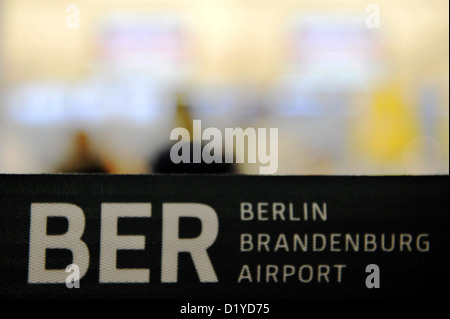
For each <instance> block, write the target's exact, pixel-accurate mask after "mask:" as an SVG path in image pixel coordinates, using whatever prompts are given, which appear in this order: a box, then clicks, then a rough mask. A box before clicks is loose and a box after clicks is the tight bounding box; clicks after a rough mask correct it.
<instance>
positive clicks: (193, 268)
mask: <svg viewBox="0 0 450 319" xmlns="http://www.w3.org/2000/svg"><path fill="white" fill-rule="evenodd" d="M448 185H449V184H448V176H414V177H413V176H409V177H407V176H396V177H338V176H336V177H326V176H313V177H309V176H304V177H295V176H233V175H224V176H214V175H198V176H197V175H189V176H188V175H165V176H163V175H147V176H128V175H0V251H1V256H0V296H3V297H59V298H79V297H84V298H86V297H93V298H94V297H95V298H98V297H100V298H102V297H125V298H127V297H128V298H150V299H160V298H161V299H162V298H176V299H185V298H191V299H192V298H207V299H219V298H221V299H223V298H233V299H236V298H253V299H255V298H261V300H268V299H282V298H315V299H316V298H344V299H345V298H410V297H411V298H412V297H414V298H415V297H422V298H432V297H436V296H439V295H441V294H443V293H448V272H449V218H448V208H449V207H448V206H449V201H448V193H449V186H448ZM70 264H75V266H72V268H70V267H69V269H67V271H66V267H67V266H68V265H70ZM73 267H75V268H73ZM77 278H79V280H77Z"/></svg>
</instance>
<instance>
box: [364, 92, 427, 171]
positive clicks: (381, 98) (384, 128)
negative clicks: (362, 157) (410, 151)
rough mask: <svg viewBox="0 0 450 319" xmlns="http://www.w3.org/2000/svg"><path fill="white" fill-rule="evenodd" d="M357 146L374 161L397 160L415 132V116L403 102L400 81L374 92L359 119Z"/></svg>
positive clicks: (416, 124)
mask: <svg viewBox="0 0 450 319" xmlns="http://www.w3.org/2000/svg"><path fill="white" fill-rule="evenodd" d="M361 124H362V126H361V127H360V130H361V132H360V133H359V134H358V133H357V134H358V144H359V147H360V149H361V150H362V151H363V152H364V153H366V154H367V155H369V157H370V158H371V159H373V160H375V161H379V162H385V163H386V164H388V163H389V162H397V161H399V160H401V156H402V154H403V152H404V150H405V147H406V146H407V145H408V143H409V142H410V141H411V139H413V138H414V137H415V136H417V134H418V130H419V127H418V120H417V118H416V116H415V115H414V111H413V109H412V107H411V106H409V105H407V104H405V102H404V101H403V99H402V92H401V89H400V86H399V85H391V86H389V87H386V88H385V89H382V90H380V91H378V92H376V93H374V94H373V103H372V106H371V107H370V108H369V110H368V112H367V113H366V114H365V116H364V118H363V119H362V122H361Z"/></svg>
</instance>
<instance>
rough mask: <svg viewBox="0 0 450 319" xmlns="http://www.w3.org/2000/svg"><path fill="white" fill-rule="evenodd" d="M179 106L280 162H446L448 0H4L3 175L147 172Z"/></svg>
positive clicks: (428, 169) (381, 169)
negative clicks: (261, 145)
mask: <svg viewBox="0 0 450 319" xmlns="http://www.w3.org/2000/svg"><path fill="white" fill-rule="evenodd" d="M369 4H375V5H376V8H378V9H379V17H380V20H379V21H380V24H379V28H378V27H372V28H369V27H368V26H367V25H366V22H367V20H368V19H372V16H370V15H371V14H376V11H377V10H372V11H370V12H367V11H366V9H367V6H368V5H369ZM78 13H79V15H78ZM77 17H79V20H77ZM372 26H373V25H372ZM183 110H184V111H185V110H188V113H189V114H188V115H184V116H185V119H186V118H193V119H201V120H202V127H203V128H206V127H211V126H214V127H217V128H219V129H224V128H225V127H244V128H245V127H254V128H258V127H266V128H270V127H277V128H278V129H279V166H278V172H277V174H302V175H303V174H364V175H367V174H375V175H379V174H448V173H449V1H447V0H373V1H363V0H339V1H336V0H328V1H322V0H58V1H55V0H0V173H51V172H67V171H68V172H70V171H107V172H111V173H151V172H153V171H154V166H153V163H154V162H155V160H156V159H157V158H158V156H159V154H161V152H163V151H164V150H165V149H167V147H169V146H170V145H171V143H172V142H171V141H170V139H169V134H170V131H171V130H172V128H174V127H177V126H178V125H179V123H180V121H179V117H180V114H181V113H182V111H183ZM258 167H259V164H239V165H237V166H236V172H238V173H244V174H257V173H258Z"/></svg>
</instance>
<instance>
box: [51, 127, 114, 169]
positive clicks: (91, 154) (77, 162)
mask: <svg viewBox="0 0 450 319" xmlns="http://www.w3.org/2000/svg"><path fill="white" fill-rule="evenodd" d="M56 171H57V173H112V171H113V169H112V166H111V164H109V165H108V164H107V163H106V162H105V161H104V160H102V159H101V157H100V156H99V154H98V153H97V152H95V151H94V150H93V148H92V145H91V142H90V140H89V136H88V135H87V133H86V132H84V131H78V132H76V133H75V135H74V138H73V141H72V145H71V149H70V152H69V156H68V158H67V160H66V161H65V162H64V163H63V164H62V165H61V166H60V167H59V168H58V169H57V170H56Z"/></svg>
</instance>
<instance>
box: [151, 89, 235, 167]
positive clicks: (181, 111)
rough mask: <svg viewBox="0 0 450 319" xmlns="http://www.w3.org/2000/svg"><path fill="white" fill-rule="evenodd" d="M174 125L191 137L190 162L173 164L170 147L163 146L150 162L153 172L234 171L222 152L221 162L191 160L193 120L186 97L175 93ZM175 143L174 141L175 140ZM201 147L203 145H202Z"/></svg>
mask: <svg viewBox="0 0 450 319" xmlns="http://www.w3.org/2000/svg"><path fill="white" fill-rule="evenodd" d="M174 122H175V127H183V128H185V129H186V130H188V132H189V135H190V137H191V141H190V142H186V143H189V144H190V145H189V147H190V163H183V162H181V163H178V164H175V163H174V162H173V161H172V159H171V158H170V150H171V148H172V146H171V147H169V148H165V149H164V150H163V151H162V152H161V153H160V154H159V155H158V156H157V157H156V160H155V161H154V162H153V163H152V165H151V166H152V167H153V172H154V173H161V174H170V173H173V174H228V173H234V172H235V168H234V165H233V164H231V163H225V155H224V152H222V154H223V155H222V163H215V162H212V163H206V162H204V160H203V158H202V159H201V162H200V163H194V162H193V151H194V143H198V142H193V141H192V136H193V134H192V133H193V120H192V116H191V111H190V107H189V106H188V104H187V103H186V98H185V96H184V95H183V94H178V95H177V110H176V115H175V121H174ZM175 143H176V142H175ZM202 149H203V147H202Z"/></svg>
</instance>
